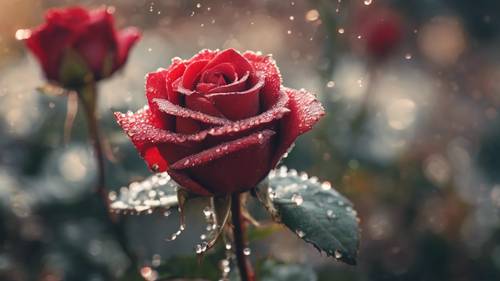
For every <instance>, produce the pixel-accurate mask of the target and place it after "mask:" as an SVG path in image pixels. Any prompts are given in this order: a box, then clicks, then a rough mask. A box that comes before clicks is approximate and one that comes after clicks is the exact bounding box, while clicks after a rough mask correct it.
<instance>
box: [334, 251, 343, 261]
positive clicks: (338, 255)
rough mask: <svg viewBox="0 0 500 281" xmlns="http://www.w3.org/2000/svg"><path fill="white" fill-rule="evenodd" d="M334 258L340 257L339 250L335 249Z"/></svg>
mask: <svg viewBox="0 0 500 281" xmlns="http://www.w3.org/2000/svg"><path fill="white" fill-rule="evenodd" d="M335 258H336V259H340V258H342V253H341V252H340V251H339V250H335Z"/></svg>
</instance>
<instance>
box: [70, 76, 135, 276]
mask: <svg viewBox="0 0 500 281" xmlns="http://www.w3.org/2000/svg"><path fill="white" fill-rule="evenodd" d="M77 93H78V98H79V99H80V101H81V103H82V107H83V109H84V112H85V117H86V119H87V126H88V132H89V138H90V142H91V143H92V146H93V148H94V154H95V158H96V163H97V182H96V187H95V192H96V194H98V195H99V197H100V198H101V202H102V204H103V206H104V209H105V211H106V216H105V218H106V219H107V220H108V224H109V225H110V226H111V230H112V232H113V235H114V236H115V239H116V241H117V242H118V244H119V245H120V247H121V248H122V251H123V252H124V254H125V255H127V257H128V258H129V260H130V262H131V265H134V266H135V265H136V261H137V258H136V256H135V254H134V253H133V251H132V250H131V249H130V248H129V246H128V243H127V238H126V235H125V224H124V222H123V221H122V220H117V219H116V218H114V217H113V216H112V213H111V212H110V204H109V197H108V194H107V191H106V187H105V185H106V176H105V169H104V164H105V162H104V153H103V149H102V145H101V137H100V134H99V126H98V122H97V97H98V94H97V88H96V85H95V83H90V84H87V85H86V86H84V87H82V88H81V89H79V90H78V91H77ZM129 269H131V268H129Z"/></svg>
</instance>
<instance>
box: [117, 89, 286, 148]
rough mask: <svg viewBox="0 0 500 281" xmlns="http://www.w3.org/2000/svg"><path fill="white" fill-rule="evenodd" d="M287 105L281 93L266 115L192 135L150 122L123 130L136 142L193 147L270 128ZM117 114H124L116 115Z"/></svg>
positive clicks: (128, 125) (129, 125) (125, 127)
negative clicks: (212, 139)
mask: <svg viewBox="0 0 500 281" xmlns="http://www.w3.org/2000/svg"><path fill="white" fill-rule="evenodd" d="M287 103H288V96H287V94H285V92H281V95H280V99H279V100H278V102H277V103H276V104H275V105H274V106H273V107H272V108H271V109H269V110H268V111H266V112H264V113H261V114H259V115H257V116H254V117H251V118H247V119H244V120H239V121H236V122H233V123H231V124H228V125H224V126H220V127H215V128H210V129H206V130H203V131H200V132H198V133H196V134H192V135H185V134H178V133H174V132H172V131H169V130H165V129H160V128H158V127H155V126H153V125H152V124H150V123H149V122H140V121H137V122H135V123H128V124H127V126H122V128H123V129H124V131H125V133H126V134H127V135H129V137H130V138H131V139H132V140H134V141H136V142H148V143H174V144H179V145H184V146H192V145H194V144H196V143H200V142H201V141H203V140H205V139H206V138H207V136H210V137H221V136H227V135H231V136H234V137H238V136H239V134H242V133H245V132H248V131H250V130H255V129H259V128H262V127H266V126H269V124H271V123H273V122H274V121H277V120H279V119H281V118H282V117H283V116H284V115H285V114H286V113H288V112H289V109H288V108H287V107H286V105H287ZM116 114H123V113H115V115H116ZM123 115H125V114H123Z"/></svg>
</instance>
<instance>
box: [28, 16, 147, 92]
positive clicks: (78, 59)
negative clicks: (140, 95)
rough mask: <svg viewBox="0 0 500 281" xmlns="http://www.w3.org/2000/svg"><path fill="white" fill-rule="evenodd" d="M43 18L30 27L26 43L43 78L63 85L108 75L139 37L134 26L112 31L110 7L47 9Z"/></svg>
mask: <svg viewBox="0 0 500 281" xmlns="http://www.w3.org/2000/svg"><path fill="white" fill-rule="evenodd" d="M45 20H46V22H45V23H44V24H42V25H40V26H38V27H37V28H35V29H33V30H31V35H30V36H29V37H28V38H26V41H25V42H26V45H27V47H28V48H29V49H30V50H31V51H32V52H33V54H34V55H35V56H36V57H37V59H38V60H39V61H40V64H41V65H42V68H43V71H44V73H45V76H46V77H47V79H49V80H51V81H53V82H57V83H59V84H61V85H62V86H65V87H70V88H71V87H74V86H78V85H79V84H82V83H85V82H89V80H93V81H97V80H100V79H102V78H106V77H108V76H110V75H111V74H112V73H113V72H115V71H116V70H118V69H119V68H120V67H121V66H122V65H123V64H124V63H125V61H126V60H127V57H128V53H129V51H130V48H131V47H132V45H133V44H134V43H135V42H136V41H137V40H138V39H139V37H140V34H139V31H138V30H137V29H136V28H127V29H124V30H122V31H119V32H118V31H116V30H115V26H114V20H113V15H112V13H111V11H110V9H106V8H102V9H98V10H93V11H88V10H86V9H84V8H81V7H71V8H64V9H51V10H49V11H47V13H46V14H45Z"/></svg>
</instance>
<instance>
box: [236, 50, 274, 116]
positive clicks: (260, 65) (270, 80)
mask: <svg viewBox="0 0 500 281" xmlns="http://www.w3.org/2000/svg"><path fill="white" fill-rule="evenodd" d="M243 56H244V57H245V58H246V59H247V60H248V61H250V63H251V64H252V65H253V67H254V68H255V71H256V72H261V73H264V77H265V84H264V88H262V90H261V94H260V95H261V103H262V110H267V109H268V108H270V107H271V106H272V105H273V104H275V103H276V101H277V100H278V99H279V92H280V87H281V82H282V81H281V74H280V72H279V69H278V67H277V66H276V63H275V61H274V59H273V58H272V57H271V56H270V55H267V56H263V55H259V54H256V53H254V52H250V51H247V52H245V53H244V54H243Z"/></svg>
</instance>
